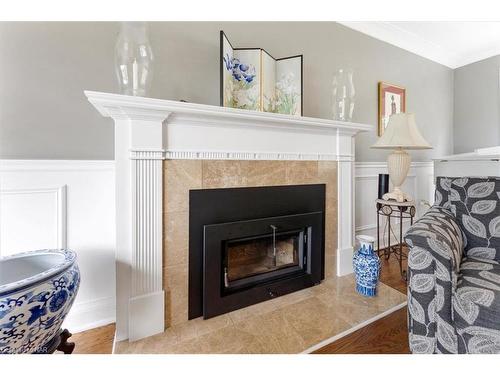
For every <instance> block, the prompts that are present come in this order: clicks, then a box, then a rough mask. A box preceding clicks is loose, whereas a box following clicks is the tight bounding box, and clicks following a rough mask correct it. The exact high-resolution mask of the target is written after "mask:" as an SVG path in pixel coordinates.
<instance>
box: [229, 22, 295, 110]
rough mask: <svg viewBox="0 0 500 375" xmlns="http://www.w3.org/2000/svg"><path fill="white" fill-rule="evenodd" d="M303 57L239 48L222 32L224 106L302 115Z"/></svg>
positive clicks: (260, 49)
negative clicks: (279, 55)
mask: <svg viewBox="0 0 500 375" xmlns="http://www.w3.org/2000/svg"><path fill="white" fill-rule="evenodd" d="M302 70H303V63H302V55H297V56H290V57H285V58H281V59H276V58H274V57H273V56H272V55H271V54H270V53H268V52H267V51H266V50H264V49H262V48H235V47H233V45H232V44H231V42H230V41H229V39H228V38H227V36H226V35H225V34H224V32H223V31H222V30H221V31H220V93H221V98H220V99H221V100H220V104H221V106H223V107H231V108H240V109H250V110H254V111H264V112H274V113H282V114H289V115H295V116H302V104H303V98H302V91H303V80H302Z"/></svg>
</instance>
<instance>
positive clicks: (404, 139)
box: [372, 113, 432, 150]
mask: <svg viewBox="0 0 500 375" xmlns="http://www.w3.org/2000/svg"><path fill="white" fill-rule="evenodd" d="M372 148H386V149H394V148H396V149H397V148H402V149H408V150H421V149H426V148H432V146H431V145H430V144H429V143H428V142H427V141H426V140H425V139H424V137H422V134H420V132H419V131H418V128H417V124H416V123H415V115H414V114H413V113H397V114H394V115H392V116H391V117H389V123H388V124H387V127H386V128H385V130H384V134H382V136H381V137H380V138H379V139H378V141H377V142H376V143H375V144H374V145H373V146H372Z"/></svg>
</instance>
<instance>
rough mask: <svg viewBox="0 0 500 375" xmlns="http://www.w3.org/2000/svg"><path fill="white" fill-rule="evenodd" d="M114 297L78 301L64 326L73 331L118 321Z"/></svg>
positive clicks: (76, 331) (85, 329)
mask: <svg viewBox="0 0 500 375" xmlns="http://www.w3.org/2000/svg"><path fill="white" fill-rule="evenodd" d="M115 310H116V304H115V299H114V298H100V299H97V300H93V301H87V302H81V303H76V304H75V305H73V307H72V308H71V310H70V312H69V314H68V316H67V318H66V320H65V321H64V323H63V326H64V327H65V328H67V329H68V330H69V331H70V332H71V333H78V332H82V331H87V330H89V329H94V328H98V327H102V326H105V325H108V324H111V323H115V321H116V314H115Z"/></svg>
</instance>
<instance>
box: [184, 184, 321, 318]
mask: <svg viewBox="0 0 500 375" xmlns="http://www.w3.org/2000/svg"><path fill="white" fill-rule="evenodd" d="M324 228H325V185H324V184H317V185H293V186H270V187H250V188H229V189H201V190H191V191H190V192H189V314H188V315H189V319H194V318H197V317H199V316H203V317H204V318H205V319H207V318H211V317H214V316H217V315H220V314H224V313H227V312H229V311H233V310H237V309H240V308H242V307H245V306H249V305H252V304H255V303H259V302H262V301H265V300H268V299H271V298H276V297H278V296H281V295H285V294H288V293H291V292H294V291H297V290H300V289H304V288H308V287H310V286H313V285H315V284H318V283H320V282H321V280H322V279H324V248H325V244H324V231H325V229H324Z"/></svg>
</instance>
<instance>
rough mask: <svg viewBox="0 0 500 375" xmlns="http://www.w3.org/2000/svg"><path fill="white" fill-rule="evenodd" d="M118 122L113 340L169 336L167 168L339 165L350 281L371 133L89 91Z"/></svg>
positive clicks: (341, 245)
mask: <svg viewBox="0 0 500 375" xmlns="http://www.w3.org/2000/svg"><path fill="white" fill-rule="evenodd" d="M85 95H86V96H87V98H88V100H89V101H90V102H91V103H92V104H93V105H94V106H95V108H96V109H97V110H98V111H99V112H100V113H101V114H102V115H103V116H104V117H111V118H112V119H113V120H114V122H115V161H116V215H117V216H116V237H117V242H116V246H117V254H116V264H117V270H116V274H117V283H116V285H117V306H116V309H117V311H116V339H117V341H120V340H124V339H129V340H137V339H140V338H143V337H147V336H150V335H154V334H156V333H159V332H162V331H163V330H164V313H165V307H164V306H165V305H164V291H163V284H162V280H163V274H162V273H163V270H162V251H163V246H162V243H163V237H162V236H163V234H162V229H163V227H162V192H163V181H162V161H163V160H164V159H234V160H332V161H338V168H337V171H338V172H337V173H338V176H337V180H338V207H337V209H338V218H339V220H338V228H337V237H338V244H337V256H336V259H337V274H338V275H344V274H348V273H351V272H352V251H353V242H354V136H355V135H356V134H357V133H358V132H361V131H373V130H374V127H373V126H372V125H367V124H358V123H349V122H339V121H332V120H325V119H317V118H310V117H296V116H289V115H281V114H275V113H266V112H256V111H248V110H238V109H232V108H224V107H217V106H210V105H203V104H193V103H183V102H177V101H171V100H161V99H152V98H143V97H133V96H125V95H117V94H109V93H102V92H94V91H85Z"/></svg>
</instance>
